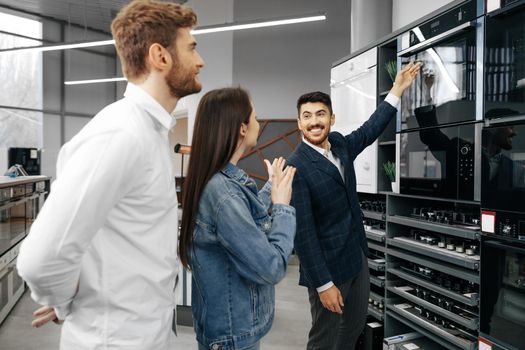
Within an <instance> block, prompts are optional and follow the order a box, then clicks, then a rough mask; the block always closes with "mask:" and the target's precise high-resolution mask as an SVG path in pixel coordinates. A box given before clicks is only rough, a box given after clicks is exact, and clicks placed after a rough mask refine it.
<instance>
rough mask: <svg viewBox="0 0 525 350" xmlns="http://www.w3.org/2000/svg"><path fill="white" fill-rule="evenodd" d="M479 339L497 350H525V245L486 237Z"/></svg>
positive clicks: (483, 251) (524, 243)
mask: <svg viewBox="0 0 525 350" xmlns="http://www.w3.org/2000/svg"><path fill="white" fill-rule="evenodd" d="M481 256H482V259H481V269H480V271H481V293H480V326H479V331H480V336H481V337H482V338H483V339H486V340H488V341H489V344H494V345H497V346H493V348H494V349H500V348H503V349H508V350H520V349H525V336H524V334H525V242H523V243H521V242H514V241H510V240H505V239H494V238H492V237H486V236H484V237H483V238H482V243H481Z"/></svg>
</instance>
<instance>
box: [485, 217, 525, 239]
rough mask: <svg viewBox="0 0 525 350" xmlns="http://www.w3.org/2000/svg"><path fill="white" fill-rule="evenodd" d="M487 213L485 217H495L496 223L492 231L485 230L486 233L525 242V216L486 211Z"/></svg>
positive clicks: (494, 221)
mask: <svg viewBox="0 0 525 350" xmlns="http://www.w3.org/2000/svg"><path fill="white" fill-rule="evenodd" d="M485 213H486V214H485V215H491V216H493V219H492V220H493V223H494V225H493V226H492V227H491V228H490V229H486V228H485V229H483V231H484V232H485V233H490V234H494V235H496V236H503V237H507V238H511V239H517V240H520V241H525V215H523V214H521V215H520V214H517V213H511V212H505V211H490V212H489V211H486V212H485ZM482 216H484V215H482ZM489 219H490V218H489ZM483 220H487V219H486V218H485V219H483ZM483 226H485V227H488V226H487V225H482V227H483Z"/></svg>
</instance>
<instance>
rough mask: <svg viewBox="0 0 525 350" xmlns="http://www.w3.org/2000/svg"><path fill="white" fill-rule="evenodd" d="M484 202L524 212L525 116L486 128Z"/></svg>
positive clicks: (482, 153) (483, 139)
mask: <svg viewBox="0 0 525 350" xmlns="http://www.w3.org/2000/svg"><path fill="white" fill-rule="evenodd" d="M481 206H482V207H483V208H486V209H494V210H503V211H511V212H522V213H523V212H525V120H522V121H521V122H520V123H512V124H505V125H497V126H492V127H486V128H484V129H483V132H482V151H481Z"/></svg>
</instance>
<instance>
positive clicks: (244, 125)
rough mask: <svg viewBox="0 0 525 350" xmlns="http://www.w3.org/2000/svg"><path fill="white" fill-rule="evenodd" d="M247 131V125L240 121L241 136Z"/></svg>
mask: <svg viewBox="0 0 525 350" xmlns="http://www.w3.org/2000/svg"><path fill="white" fill-rule="evenodd" d="M247 132H248V125H246V124H244V123H241V130H240V131H239V133H240V135H241V136H246V133H247Z"/></svg>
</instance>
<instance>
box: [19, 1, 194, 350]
mask: <svg viewBox="0 0 525 350" xmlns="http://www.w3.org/2000/svg"><path fill="white" fill-rule="evenodd" d="M196 20H197V17H196V15H195V13H194V12H193V11H192V10H191V9H190V8H188V7H185V6H181V5H179V4H173V3H167V2H161V1H152V0H136V1H133V2H131V3H130V4H128V5H127V6H126V7H124V8H123V9H122V10H121V11H120V12H119V14H118V15H117V16H116V18H115V19H114V20H113V23H112V26H111V29H112V34H113V37H114V39H115V46H116V48H117V52H118V54H119V56H120V59H121V62H122V67H123V71H124V75H125V76H126V77H127V79H128V86H127V88H126V92H125V94H124V98H123V99H121V100H119V101H117V102H115V103H113V104H111V105H109V106H107V107H106V108H104V109H103V110H102V111H100V112H99V113H98V114H97V115H96V116H95V117H94V118H93V119H92V120H91V121H90V122H89V123H88V124H87V125H86V126H85V127H84V128H83V129H82V130H81V131H80V132H79V133H78V134H77V135H75V136H74V137H73V138H72V139H71V140H70V141H69V142H67V143H66V144H65V145H64V146H63V147H62V149H61V150H60V154H59V157H58V162H57V178H56V180H55V181H54V183H53V185H52V189H51V193H50V195H49V197H48V199H47V201H46V202H45V204H44V206H43V208H42V211H41V212H40V214H39V215H38V217H37V219H36V221H35V222H34V224H33V226H32V227H31V231H30V233H29V235H28V237H27V238H26V239H25V241H24V242H23V244H22V247H21V250H20V255H19V256H18V265H17V267H18V271H19V274H20V276H21V277H22V278H23V279H24V280H25V281H26V282H27V284H28V286H29V288H30V289H31V296H32V298H33V299H34V300H35V301H36V302H38V303H39V304H42V305H44V307H43V308H41V309H39V310H37V312H36V313H35V316H36V319H35V320H34V321H33V325H34V326H36V327H38V326H41V325H43V324H45V323H46V322H49V321H55V322H57V323H61V322H62V321H65V322H64V324H63V326H62V335H61V341H60V348H61V349H81V350H83V349H86V350H87V349H126V350H143V349H168V348H169V344H170V342H171V339H170V338H171V337H172V336H173V335H172V324H173V322H174V309H175V300H176V299H175V291H174V289H175V286H176V277H177V274H178V271H179V263H178V260H177V227H178V218H177V197H176V192H175V180H174V174H173V173H172V166H171V160H170V151H171V150H170V147H169V140H168V132H169V130H170V129H171V128H172V127H173V126H174V125H175V118H174V117H173V116H171V112H172V111H173V110H174V109H175V106H176V104H177V101H178V100H179V99H180V98H182V97H184V96H186V95H189V94H192V93H196V92H199V91H200V90H201V83H200V82H199V80H198V78H197V75H198V73H199V70H200V69H201V68H202V67H203V66H204V61H203V60H202V58H201V56H200V55H199V53H198V52H197V50H196V42H195V39H194V38H193V36H192V35H191V32H190V30H191V28H193V27H194V26H195V24H196Z"/></svg>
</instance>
